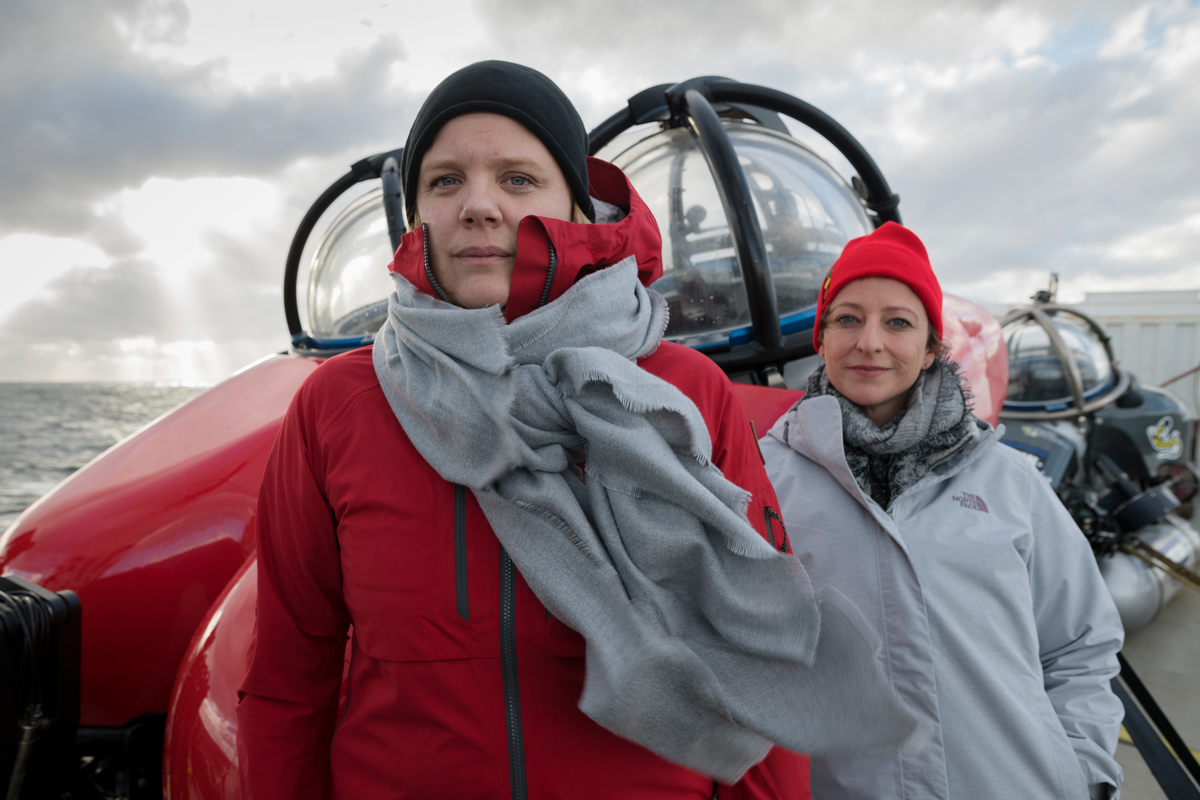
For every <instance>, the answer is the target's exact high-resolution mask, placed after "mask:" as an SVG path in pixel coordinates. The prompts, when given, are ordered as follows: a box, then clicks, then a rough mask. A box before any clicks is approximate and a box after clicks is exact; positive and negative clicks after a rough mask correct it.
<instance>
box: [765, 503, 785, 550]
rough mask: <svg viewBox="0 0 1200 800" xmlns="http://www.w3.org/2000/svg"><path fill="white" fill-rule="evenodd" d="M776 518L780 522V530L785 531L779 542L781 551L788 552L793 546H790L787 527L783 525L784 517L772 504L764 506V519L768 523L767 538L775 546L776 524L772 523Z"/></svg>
mask: <svg viewBox="0 0 1200 800" xmlns="http://www.w3.org/2000/svg"><path fill="white" fill-rule="evenodd" d="M772 519H774V520H776V521H777V522H778V523H779V530H780V531H782V532H783V541H782V542H781V543H780V544H779V552H781V553H786V552H787V551H788V550H790V549H791V548H790V547H788V539H787V528H785V527H784V525H783V517H781V516H779V512H778V511H776V510H775V509H773V508H771V507H770V506H763V520H765V521H766V523H767V539H769V540H770V542H771V547H775V526H774V525H772V524H771V520H772Z"/></svg>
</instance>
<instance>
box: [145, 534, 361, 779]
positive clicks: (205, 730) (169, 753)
mask: <svg viewBox="0 0 1200 800" xmlns="http://www.w3.org/2000/svg"><path fill="white" fill-rule="evenodd" d="M257 566H258V559H257V558H254V557H251V558H250V560H249V561H247V562H246V563H245V565H243V567H242V568H241V569H240V570H238V572H237V574H236V575H235V576H234V578H233V580H231V581H230V582H229V587H228V588H227V589H226V590H225V592H224V593H223V594H222V595H221V597H220V598H218V599H217V602H215V603H213V607H212V608H211V609H210V610H209V612H208V614H207V615H206V616H205V618H204V620H203V622H202V623H201V624H200V627H199V628H198V629H197V631H196V635H195V637H194V638H193V639H192V642H191V644H190V645H188V649H187V655H186V656H185V657H184V660H183V665H182V666H181V667H180V668H179V677H178V679H177V680H176V682H175V691H174V692H173V693H172V695H171V711H170V714H169V715H168V717H167V736H166V740H165V742H164V743H163V798H164V800H200V798H203V800H241V792H240V779H239V777H238V760H237V687H238V684H239V683H241V681H242V676H243V675H245V674H246V668H247V666H248V665H249V659H248V658H247V656H248V655H249V652H248V650H249V647H250V638H251V636H252V635H253V633H254V601H255V597H256V596H257V593H258V569H257ZM349 667H350V653H349V647H348V646H347V652H346V672H348V671H349ZM345 678H346V673H343V675H342V687H343V690H342V695H341V697H340V698H339V702H338V715H339V716H340V715H341V713H342V710H343V709H344V708H345V707H346V694H345V685H346V684H345Z"/></svg>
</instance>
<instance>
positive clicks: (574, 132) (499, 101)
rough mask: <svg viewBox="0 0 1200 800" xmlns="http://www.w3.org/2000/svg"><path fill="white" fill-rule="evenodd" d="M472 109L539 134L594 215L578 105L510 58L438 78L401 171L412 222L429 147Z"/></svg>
mask: <svg viewBox="0 0 1200 800" xmlns="http://www.w3.org/2000/svg"><path fill="white" fill-rule="evenodd" d="M474 112H490V113H492V114H503V115H504V116H506V117H511V118H512V119H515V120H516V121H517V122H519V123H521V124H522V125H524V126H525V127H526V128H528V129H529V132H530V133H532V134H533V135H534V136H536V137H538V139H541V141H542V144H544V145H546V149H547V150H549V151H550V155H552V156H554V160H555V161H557V162H558V166H559V168H560V169H561V170H562V171H563V175H564V176H565V177H566V179H567V185H568V186H570V187H571V194H572V195H573V196H574V199H575V202H576V203H577V204H578V205H579V207H580V208H581V209H583V213H584V214H586V215H587V218H588V219H590V220H592V221H593V222H594V221H595V220H596V211H595V209H593V208H592V199H591V197H590V196H589V195H588V173H587V149H588V137H587V130H586V129H585V128H584V127H583V120H582V119H580V118H579V112H578V111H576V110H575V106H573V105H571V101H570V100H568V99H567V96H566V95H565V94H563V91H562V89H559V88H558V87H557V86H556V85H555V84H554V81H552V80H550V79H549V78H547V77H546V76H545V75H543V74H542V73H540V72H538V71H537V70H535V69H530V68H529V67H524V66H521V65H520V64H512V63H509V62H508V61H480V62H479V63H477V64H472V65H471V66H469V67H463V68H462V69H460V70H459V71H458V72H455V73H454V74H452V75H451V76H450V77H448V78H446V79H445V80H444V81H442V82H441V83H439V84H438V85H437V88H435V89H434V90H433V91H432V92H430V93H429V97H427V98H426V99H425V104H424V105H422V106H421V110H420V111H419V112H417V118H416V120H414V121H413V126H412V130H410V131H409V132H408V141H407V142H406V143H405V145H404V156H403V157H402V158H401V160H400V175H401V178H402V179H403V181H404V201H405V202H404V207H405V209H406V213H407V215H408V221H409V223H411V222H412V221H413V215H414V214H415V213H416V210H417V203H416V197H417V178H418V176H419V175H420V172H421V160H422V159H423V158H424V157H425V151H426V150H428V149H429V146H430V145H431V144H433V140H434V138H435V137H436V136H437V134H438V131H440V130H441V129H442V126H443V125H445V124H446V123H447V122H449V121H450V120H452V119H454V118H455V117H458V116H462V115H463V114H471V113H474Z"/></svg>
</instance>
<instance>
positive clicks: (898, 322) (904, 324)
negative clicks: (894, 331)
mask: <svg viewBox="0 0 1200 800" xmlns="http://www.w3.org/2000/svg"><path fill="white" fill-rule="evenodd" d="M892 324H893V325H895V326H896V327H897V328H910V327H912V323H911V322H909V321H908V320H906V319H900V318H896V319H894V320H892Z"/></svg>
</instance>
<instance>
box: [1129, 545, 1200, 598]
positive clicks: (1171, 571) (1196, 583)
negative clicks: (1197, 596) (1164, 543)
mask: <svg viewBox="0 0 1200 800" xmlns="http://www.w3.org/2000/svg"><path fill="white" fill-rule="evenodd" d="M1121 549H1122V550H1124V551H1125V552H1126V553H1129V554H1130V555H1133V556H1137V557H1138V558H1140V559H1142V560H1143V561H1145V562H1146V563H1147V564H1149V565H1150V566H1152V567H1158V568H1159V569H1161V570H1162V571H1163V572H1165V573H1167V574H1168V575H1170V576H1171V577H1172V578H1174V579H1175V580H1177V581H1179V582H1180V583H1182V584H1183V585H1184V586H1187V587H1190V588H1192V589H1195V590H1196V591H1197V592H1200V575H1197V574H1196V573H1194V572H1192V571H1191V570H1190V569H1188V568H1187V567H1185V566H1184V565H1183V564H1180V563H1179V562H1178V561H1174V560H1172V559H1170V558H1167V557H1166V556H1164V555H1163V554H1162V553H1160V552H1158V551H1157V550H1155V549H1154V548H1153V547H1151V546H1150V545H1148V544H1146V543H1145V542H1143V541H1141V540H1140V539H1134V538H1132V537H1131V538H1129V539H1126V540H1124V541H1122V542H1121Z"/></svg>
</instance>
